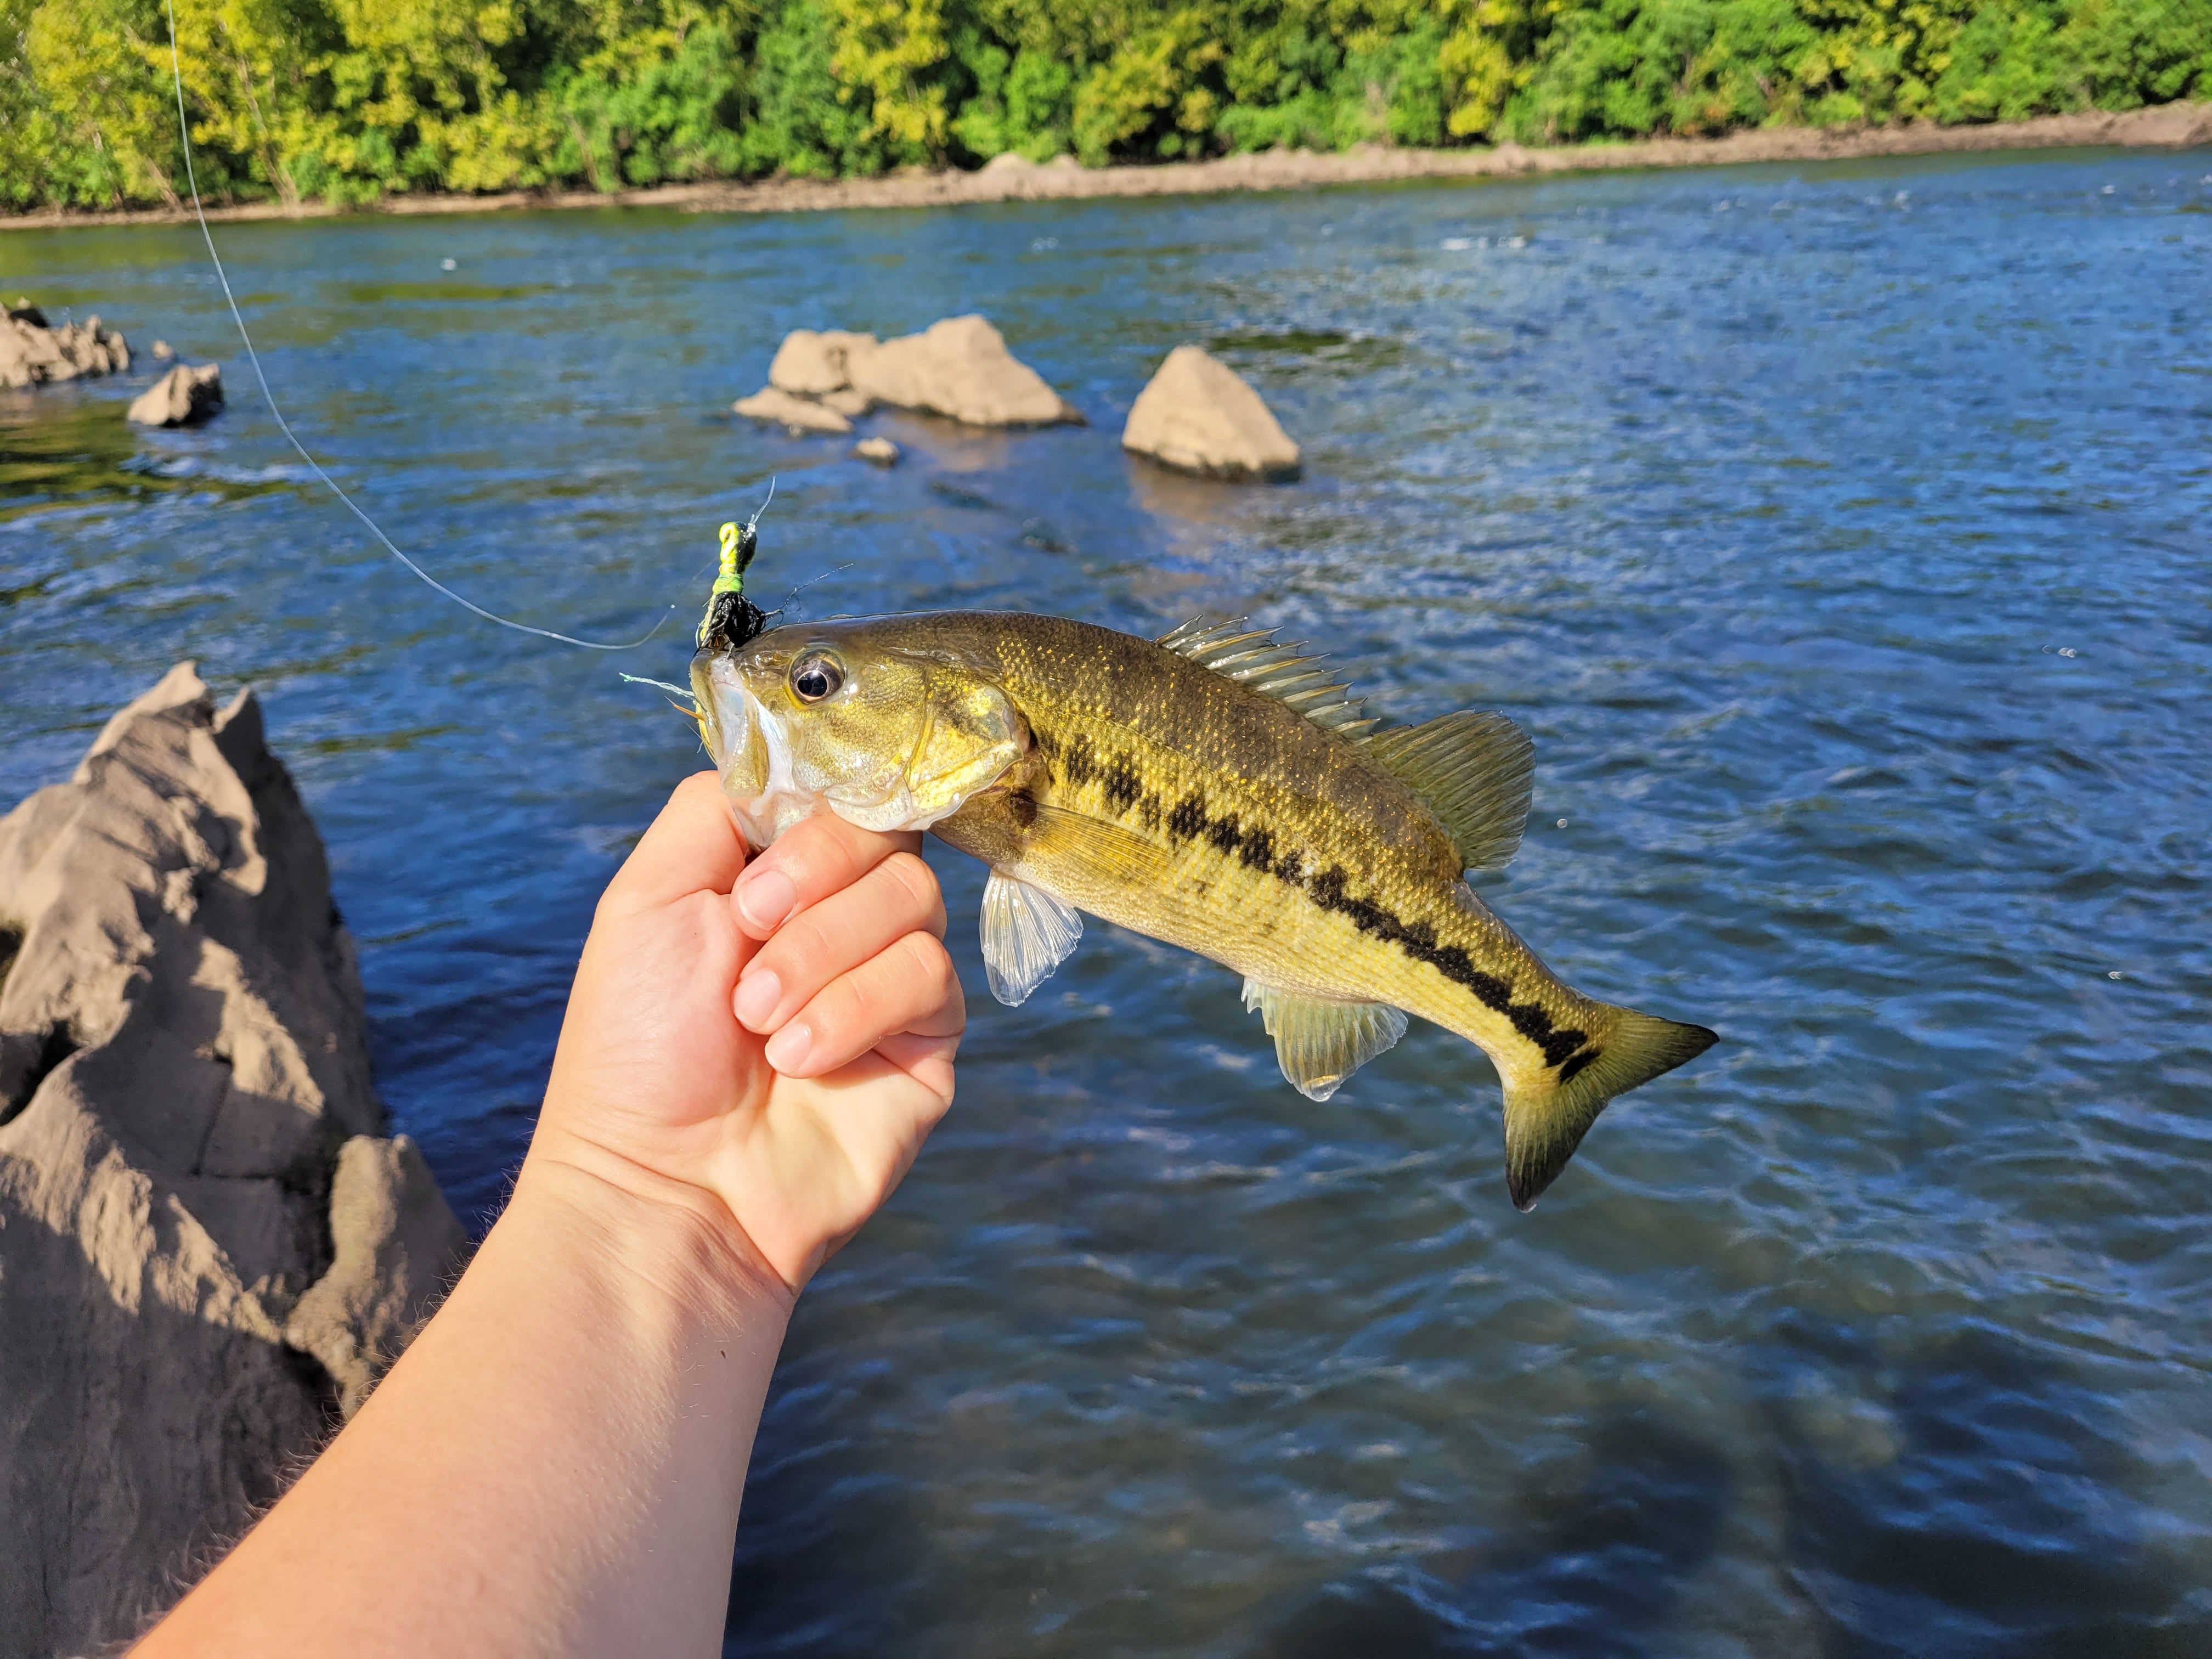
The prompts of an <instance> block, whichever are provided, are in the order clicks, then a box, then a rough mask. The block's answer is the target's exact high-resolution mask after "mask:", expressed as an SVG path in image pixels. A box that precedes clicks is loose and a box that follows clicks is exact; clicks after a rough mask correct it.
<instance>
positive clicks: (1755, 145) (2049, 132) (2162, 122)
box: [0, 103, 2212, 230]
mask: <svg viewBox="0 0 2212 1659" xmlns="http://www.w3.org/2000/svg"><path fill="white" fill-rule="evenodd" d="M2208 144H2212V103H2175V104H2161V105H2159V106H2155V107H2153V108H2150V109H2139V110H2130V111H2128V112H2125V113H2124V114H2112V113H2109V112H2106V111H2102V110H2087V111H2081V112H2076V113H2075V114H2071V115H2045V116H2039V117H2037V118H2035V119H2033V120H2028V121H2000V122H1991V123H1990V124H1989V125H1984V126H1951V127H1945V126H1936V125H1929V124H1918V125H1906V126H1892V127H1869V128H1862V129H1857V130H1841V129H1833V128H1807V127H1769V128H1761V129H1759V130H1757V131H1747V132H1732V133H1729V134H1727V135H1726V136H1724V137H1718V138H1655V139H1648V140H1644V141H1642V142H1639V143H1622V144H1577V145H1572V146H1565V147H1562V148H1559V149H1523V148H1522V146H1520V145H1518V144H1499V145H1498V146H1496V147H1495V148H1492V149H1387V148H1383V147H1382V146H1376V145H1367V146H1362V147H1360V148H1358V149H1351V150H1346V151H1344V152H1341V153H1338V154H1322V153H1317V152H1315V151H1312V150H1262V151H1257V152H1255V153H1253V154H1250V155H1227V156H1223V157H1221V158H1219V159H1218V160H1215V161H1180V162H1168V163H1164V164H1162V165H1160V166H1158V167H1097V168H1091V167H1079V166H1077V165H1076V164H1075V163H1074V162H1073V161H1072V160H1070V159H1069V158H1066V157H1062V158H1061V159H1060V161H1057V162H1054V163H1052V164H1050V165H1048V166H1044V167H1037V166H1033V165H1031V164H1030V163H1028V162H1026V161H1022V160H1021V159H1020V158H1019V157H1018V156H1012V155H1002V156H1000V157H999V158H998V159H997V160H996V161H993V162H992V163H990V164H989V165H987V166H986V167H981V168H980V169H978V170H976V171H975V172H973V173H963V172H960V171H957V170H948V171H945V172H937V173H932V172H926V171H922V170H920V169H914V170H908V171H903V172H899V173H890V174H886V175H884V176H883V177H880V178H873V179H765V180H763V181H761V182H758V183H755V184H743V183H732V182H717V183H713V184H697V185H659V186H657V187H655V188H653V189H651V190H628V191H546V192H532V191H507V192H506V193H503V194H500V195H486V196H469V195H422V196H394V197H388V198H386V200H385V201H383V202H381V203H380V204H377V205H376V206H374V207H373V208H368V209H360V208H335V207H329V206H325V205H324V204H319V203H309V204H302V205H301V206H298V207H294V208H286V207H283V206H282V205H280V204H276V203H273V202H272V203H256V204H251V205H248V206H243V207H219V208H210V209H209V210H208V217H209V218H210V219H213V220H218V221H223V220H250V219H314V218H329V217H333V216H337V215H339V214H342V213H350V212H373V213H390V214H423V213H491V212H500V211H512V210H544V209H549V208H606V207H657V208H673V209H678V210H682V211H685V212H692V213H808V212H823V211H831V210H844V209H853V208H918V207H950V206H957V205H961V204H969V203H978V202H1006V201H1042V200H1066V199H1072V198H1080V197H1112V196H1203V195H1213V194H1219V193H1222V192H1225V191H1275V190H1311V189H1316V188H1320V187H1322V186H1325V185H1361V184H1376V183H1382V182H1388V181H1392V180H1398V179H1477V178H1493V177H1508V176H1512V175H1516V174H1528V173H1595V172H1611V171H1617V170H1620V169H1632V168H1644V167H1729V166H1741V165H1743V164H1746V163H1753V162H1762V161H1768V162H1771V161H1849V160H1852V159H1855V158H1859V157H1865V156H1877V155H1943V154H1949V153H1954V152H1962V151H1991V150H2013V149H2081V148H2093V147H2096V146H2100V145H2104V146H2113V147H2118V148H2125V149H2189V148H2191V147H2194V146H2197V145H2208ZM190 219H191V214H190V213H189V212H188V211H186V210H180V209H168V208H160V209H151V210H134V211H130V212H117V213H76V212H66V213H64V212H50V213H31V214H21V215H15V216H5V217H0V230H28V229H37V228H46V227H52V226H58V225H75V224H170V223H176V222H189V221H190Z"/></svg>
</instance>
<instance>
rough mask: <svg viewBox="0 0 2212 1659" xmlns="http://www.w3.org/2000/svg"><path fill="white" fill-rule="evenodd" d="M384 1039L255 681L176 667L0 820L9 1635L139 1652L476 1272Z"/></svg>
mask: <svg viewBox="0 0 2212 1659" xmlns="http://www.w3.org/2000/svg"><path fill="white" fill-rule="evenodd" d="M366 1028H367V1021H366V1018H365V1016H364V1013H363V1011H362V989H361V982H360V978H359V975H358V974H357V972H356V966H355V957H354V948H353V945H352V941H351V940H350V939H349V936H348V935H347V933H346V931H345V928H344V927H343V924H342V922H341V921H340V920H339V917H338V915H337V911H336V909H335V908H333V907H332V905H331V892H330V875H329V869H328V866H327V865H326V863H325V858H324V853H323V848H322V843H321V841H320V838H319V836H317V835H316V832H315V829H314V825H313V823H312V822H311V821H310V819H309V818H308V817H307V810H306V808H305V806H304V805H302V804H301V800H300V798H299V795H298V793H297V792H296V791H295V789H294V787H293V785H292V781H291V779H290V777H289V775H287V774H286V772H285V770H284V768H283V765H282V764H281V763H278V762H277V760H276V758H275V757H273V756H272V755H271V754H270V752H269V749H268V746H267V744H266V742H265V740H264V734H263V729H262V720H261V711H260V707H259V704H258V702H256V700H255V699H254V697H253V695H252V692H251V691H241V692H240V693H239V695H238V696H236V697H235V698H234V699H233V700H232V701H231V702H230V703H229V704H228V706H227V707H225V708H222V710H221V711H220V712H218V711H217V710H216V707H215V705H214V703H213V702H212V701H211V700H210V697H209V696H208V694H207V691H206V690H205V688H204V686H203V685H202V684H200V681H199V678H198V676H197V674H196V673H194V671H193V670H192V668H191V665H190V664H185V665H179V667H177V668H175V669H173V670H172V671H170V672H169V673H168V674H167V676H166V677H165V678H163V679H162V680H161V683H160V684H158V685H156V686H155V687H154V689H153V690H151V691H149V692H148V693H147V694H146V695H145V696H142V697H140V698H139V699H138V700H137V701H136V702H133V703H131V704H130V705H129V706H128V707H127V708H125V709H124V710H123V711H122V712H121V713H120V714H117V715H116V716H115V718H114V719H113V720H111V721H110V722H109V723H108V726H107V728H106V730H105V731H104V732H101V733H100V738H99V739H98V740H97V741H96V742H95V743H94V744H93V745H92V748H91V750H89V751H88V753H87V755H86V756H85V758H84V761H83V763H82V764H81V765H79V766H78V768H77V769H76V773H75V775H73V776H72V777H71V778H70V780H69V781H67V782H65V783H60V784H56V785H54V786H53V787H50V788H46V789H42V790H40V791H39V792H38V793H35V794H33V796H31V797H30V798H29V799H27V800H26V801H24V802H23V803H22V804H21V805H20V806H18V807H17V808H16V809H15V811H12V812H10V813H9V814H8V816H7V817H5V818H0V1494H4V1495H0V1655H5V1656H9V1659H13V1656H16V1655H23V1656H31V1655H40V1656H45V1655H51V1654H53V1653H55V1652H57V1651H67V1652H76V1651H81V1650H87V1649H91V1648H94V1647H99V1646H102V1645H104V1644H112V1643H116V1642H119V1641H124V1640H127V1639H128V1638H130V1637H131V1635H132V1634H133V1633H134V1632H136V1631H137V1629H138V1628H139V1627H140V1626H141V1625H142V1624H143V1621H144V1620H146V1619H147V1618H149V1616H151V1615H153V1614H155V1613H158V1612H159V1611H160V1610H161V1608H162V1607H163V1606H164V1605H166V1603H167V1601H170V1600H172V1599H173V1597H174V1595H176V1593H177V1591H178V1589H179V1587H180V1586H181V1585H182V1584H183V1583H189V1582H190V1579H191V1576H192V1574H193V1571H194V1569H195V1567H196V1565H197V1564H198V1563H199V1562H201V1561H202V1560H204V1558H205V1557H206V1555H207V1554H209V1553H211V1552H212V1551H213V1550H215V1549H216V1548H218V1547H220V1546H221V1544H222V1542H223V1541H225V1540H227V1539H228V1538H230V1537H234V1536H235V1535H236V1534H237V1532H238V1530H239V1529H240V1528H241V1527H243V1526H244V1525H245V1524H246V1522H248V1521H249V1520H250V1519H251V1517H252V1514H253V1512H254V1510H256V1509H257V1508H258V1506H260V1505H263V1504H267V1503H269V1502H270V1500H272V1499H273V1498H275V1497H276V1495H277V1493H278V1492H280V1491H281V1490H282V1488H283V1485H284V1484H285V1482H286V1480H288V1479H289V1475H290V1474H291V1473H292V1472H293V1471H295V1469H296V1468H298V1467H299V1466H300V1465H301V1462H303V1461H304V1460H305V1459H306V1458H307V1457H308V1456H310V1455H312V1454H313V1451H314V1449H315V1448H316V1447H317V1445H318V1444H319V1443H320V1442H321V1440H322V1439H323V1437H325V1435H326V1434H327V1433H328V1431H329V1430H330V1428H331V1426H332V1425H333V1424H334V1423H335V1422H336V1421H337V1420H338V1419H339V1418H340V1417H341V1416H342V1415H343V1413H344V1412H346V1411H347V1410H349V1409H350V1408H351V1407H353V1406H356V1405H357V1404H358V1403H359V1401H360V1400H361V1398H362V1396H363V1395H365V1394H366V1392H367V1389H368V1386H369V1384H370V1383H373V1381H374V1376H375V1375H376V1372H377V1370H378V1369H379V1367H380V1365H382V1364H384V1363H386V1361H388V1359H389V1358H391V1357H392V1354H394V1353H395V1352H397V1351H398V1348H399V1347H400V1346H402V1345H403V1343H404V1340H405V1339H406V1336H407V1335H408V1334H409V1333H410V1331H411V1330H412V1329H413V1328H414V1327H415V1326H416V1324H417V1323H418V1322H419V1321H420V1320H421V1318H422V1316H423V1315H424V1314H425V1313H426V1312H427V1310H428V1306H429V1304H430V1302H431V1300H432V1298H433V1297H435V1294H436V1293H437V1291H438V1290H439V1288H440V1287H441V1285H444V1284H445V1283H446V1282H447V1279H448V1278H449V1277H450V1276H451V1275H452V1274H453V1273H454V1272H455V1271H457V1269H458V1267H459V1261H460V1255H461V1250H462V1247H463V1235H462V1232H461V1230H460V1228H459V1224H458V1223H457V1222H455V1221H454V1219H453V1215H452V1212H450V1211H449V1210H448V1209H447V1207H446V1205H445V1200H443V1199H442V1198H441V1197H440V1196H439V1194H438V1192H437V1188H436V1187H435V1183H434V1182H432V1181H431V1180H430V1177H429V1173H428V1170H427V1169H426V1168H425V1167H424V1166H423V1164H422V1157H421V1154H420V1153H419V1152H416V1150H415V1149H414V1147H413V1146H411V1145H410V1143H408V1142H407V1141H405V1140H404V1139H389V1138H387V1134H386V1123H385V1119H384V1113H383V1110H382V1109H381V1107H380V1104H379V1103H378V1101H377V1098H376V1095H375V1093H374V1090H373V1088H372V1087H371V1085H370V1078H369V1066H368V1042H367V1035H366Z"/></svg>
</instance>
